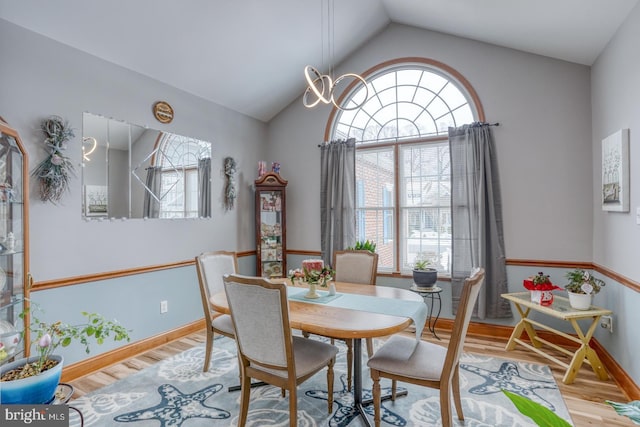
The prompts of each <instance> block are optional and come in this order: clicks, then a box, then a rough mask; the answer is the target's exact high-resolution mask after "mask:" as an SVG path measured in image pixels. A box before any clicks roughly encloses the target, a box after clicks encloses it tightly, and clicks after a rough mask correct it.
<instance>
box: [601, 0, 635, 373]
mask: <svg viewBox="0 0 640 427" xmlns="http://www.w3.org/2000/svg"><path fill="white" fill-rule="evenodd" d="M638 40H640V5H637V6H636V7H635V8H634V9H633V10H632V11H631V13H630V14H629V16H628V18H627V20H626V21H625V23H624V24H623V25H622V26H621V28H620V29H619V30H618V32H617V34H616V36H615V37H614V38H613V39H612V40H611V41H610V42H609V44H608V45H607V47H606V49H605V50H604V52H603V53H602V54H601V55H600V56H599V58H598V59H597V60H596V62H595V63H594V65H593V67H592V71H591V102H592V111H593V112H592V126H593V128H592V129H593V143H592V150H593V163H592V168H593V171H594V173H593V180H592V194H593V198H592V199H593V218H594V226H593V243H592V244H593V261H594V262H595V263H597V264H599V265H602V266H604V267H607V268H609V269H611V270H613V271H615V272H616V273H618V274H620V275H622V276H625V277H627V278H629V279H631V280H633V281H635V282H636V283H637V282H640V263H639V262H638V259H639V258H638V255H639V254H640V225H637V224H636V208H637V207H638V206H640V174H639V172H638V171H640V145H639V143H640V102H639V100H640V73H638V69H639V68H640V50H639V49H638V46H637V44H638ZM622 128H629V129H630V135H629V138H630V144H629V145H630V150H629V151H630V152H629V154H630V169H629V170H630V184H631V186H630V199H629V200H630V206H631V211H630V212H628V213H622V212H605V211H602V209H601V203H600V200H601V195H600V188H601V178H600V171H601V167H600V164H601V163H600V162H601V157H602V153H601V150H602V145H601V144H602V139H604V138H605V137H607V136H608V135H610V134H612V133H614V132H616V131H617V130H619V129H622ZM609 282H611V281H609ZM604 297H606V306H607V307H609V308H611V309H613V310H614V311H615V315H614V330H615V333H614V334H613V335H609V334H606V333H604V334H603V333H600V334H598V335H597V338H598V340H599V341H601V342H602V343H603V344H604V345H605V346H606V348H607V349H608V350H609V351H610V352H612V354H613V355H614V357H615V358H616V360H617V361H618V363H620V365H622V366H623V367H624V368H625V370H626V371H627V373H629V374H630V375H631V376H632V377H633V378H634V381H635V382H636V384H639V383H640V358H639V357H638V354H639V353H640V343H639V342H638V339H637V338H638V332H637V330H636V329H635V326H636V325H639V324H640V310H638V307H640V294H639V293H638V292H637V291H634V290H632V289H629V288H627V287H624V286H621V285H618V284H615V283H613V284H612V286H607V288H606V289H605V292H604ZM616 325H617V329H616Z"/></svg>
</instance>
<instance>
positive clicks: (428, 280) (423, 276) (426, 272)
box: [413, 258, 438, 288]
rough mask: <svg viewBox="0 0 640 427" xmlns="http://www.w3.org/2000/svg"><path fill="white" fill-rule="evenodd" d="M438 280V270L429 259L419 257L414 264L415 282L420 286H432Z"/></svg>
mask: <svg viewBox="0 0 640 427" xmlns="http://www.w3.org/2000/svg"><path fill="white" fill-rule="evenodd" d="M437 281H438V270H436V269H435V268H433V267H431V261H429V260H428V259H425V258H423V259H417V260H416V261H415V262H414V264H413V283H415V285H416V286H417V287H419V288H430V287H432V286H433V285H435V283H436V282H437Z"/></svg>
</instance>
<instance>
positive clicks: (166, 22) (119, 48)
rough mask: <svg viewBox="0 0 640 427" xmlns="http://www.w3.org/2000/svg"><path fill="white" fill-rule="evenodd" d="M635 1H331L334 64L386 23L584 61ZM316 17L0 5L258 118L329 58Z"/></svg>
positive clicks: (220, 4)
mask: <svg viewBox="0 0 640 427" xmlns="http://www.w3.org/2000/svg"><path fill="white" fill-rule="evenodd" d="M637 2H638V0H615V1H611V0H536V1H528V0H336V1H335V5H334V9H333V13H331V14H330V15H331V16H333V18H332V21H331V22H332V23H333V25H334V33H333V47H334V57H333V61H332V63H334V64H339V63H340V62H341V61H342V60H343V59H344V58H346V57H348V55H349V54H351V53H352V52H354V51H355V50H357V49H358V48H359V47H360V46H362V45H363V44H364V43H366V41H367V40H368V39H370V38H371V37H373V36H374V35H376V34H377V33H379V32H380V31H382V30H383V29H384V28H385V27H386V26H387V25H389V23H391V22H395V23H400V24H406V25H412V26H415V27H419V28H424V29H429V30H434V31H439V32H443V33H448V34H453V35H456V36H461V37H466V38H470V39H475V40H479V41H483V42H487V43H492V44H495V45H499V46H505V47H509V48H513V49H518V50H522V51H525V52H531V53H535V54H540V55H545V56H549V57H552V58H557V59H562V60H566V61H571V62H576V63H580V64H585V65H591V64H592V63H593V62H594V61H595V59H596V58H597V57H598V55H599V54H600V52H602V50H603V49H604V47H605V46H606V44H607V43H608V41H609V40H610V39H611V37H612V36H613V35H614V34H615V32H616V30H617V29H618V27H619V26H620V24H622V22H623V21H624V19H625V18H626V16H627V15H628V13H629V12H630V11H631V9H632V8H633V7H634V6H635V5H636V3H637ZM323 3H325V4H324V6H323ZM326 10H327V5H326V0H182V1H175V0H104V1H101V2H97V1H87V0H52V1H41V0H20V1H15V0H0V18H2V19H4V20H7V21H10V22H13V23H15V24H17V25H19V26H22V27H25V28H27V29H29V30H32V31H34V32H37V33H40V34H42V35H44V36H47V37H50V38H52V39H54V40H57V41H59V42H61V43H64V44H66V45H69V46H72V47H74V48H77V49H79V50H82V51H85V52H87V53H89V54H91V55H95V56H97V57H100V58H102V59H105V60H107V61H110V62H113V63H115V64H118V65H120V66H123V67H125V68H128V69H131V70H133V71H136V72H139V73H141V74H144V75H147V76H149V77H151V78H154V79H157V80H159V81H162V82H164V83H167V84H169V85H171V86H174V87H177V88H179V89H182V90H184V91H186V92H189V93H192V94H194V95H197V96H199V97H202V98H204V99H208V100H210V101H212V102H215V103H217V104H220V105H223V106H225V107H227V108H230V109H232V110H235V111H238V112H240V113H243V114H246V115H248V116H251V117H254V118H256V119H259V120H262V121H265V122H267V121H269V120H270V119H271V118H273V117H274V116H275V115H276V114H278V112H280V111H281V110H282V109H283V108H284V107H285V106H287V105H288V104H289V103H291V102H292V101H293V100H294V99H296V98H297V97H299V96H300V95H301V94H302V92H303V91H304V88H305V83H304V78H303V74H302V70H303V67H304V66H305V65H307V64H312V65H316V64H317V65H320V64H322V62H323V47H322V45H323V44H324V45H325V48H324V61H325V63H327V62H328V61H329V60H328V54H327V48H326V43H327V36H326V35H325V36H323V32H326V29H327V25H328V20H327V18H326V15H327V13H326ZM323 11H324V12H323ZM323 16H324V17H323ZM25 54H28V53H27V52H25Z"/></svg>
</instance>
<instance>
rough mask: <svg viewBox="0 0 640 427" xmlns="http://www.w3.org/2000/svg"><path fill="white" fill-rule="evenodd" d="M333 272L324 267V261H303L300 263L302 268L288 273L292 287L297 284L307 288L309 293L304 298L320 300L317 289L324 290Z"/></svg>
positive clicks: (329, 268)
mask: <svg viewBox="0 0 640 427" xmlns="http://www.w3.org/2000/svg"><path fill="white" fill-rule="evenodd" d="M334 274H335V271H334V270H332V269H331V267H330V266H329V267H325V265H324V261H323V260H321V259H305V260H303V261H302V268H296V269H295V270H290V271H289V279H291V283H293V284H294V285H295V284H296V283H297V282H301V283H306V284H307V285H308V286H309V292H307V293H306V294H305V295H304V297H305V298H309V299H315V298H320V294H318V292H317V287H318V286H320V287H323V288H326V287H327V286H328V284H329V282H330V281H331V280H333V276H334Z"/></svg>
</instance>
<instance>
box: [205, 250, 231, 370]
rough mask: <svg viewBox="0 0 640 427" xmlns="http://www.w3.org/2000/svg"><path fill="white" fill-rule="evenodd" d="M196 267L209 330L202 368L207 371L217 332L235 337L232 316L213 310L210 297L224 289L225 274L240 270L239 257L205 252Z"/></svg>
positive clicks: (225, 253) (226, 253)
mask: <svg viewBox="0 0 640 427" xmlns="http://www.w3.org/2000/svg"><path fill="white" fill-rule="evenodd" d="M196 269H197V271H198V282H199V284H200V296H201V298H202V309H203V311H204V319H205V323H206V330H207V340H206V344H205V356H204V366H203V367H202V370H203V372H207V371H208V370H209V364H210V363H211V354H212V352H213V339H214V337H215V334H220V335H223V336H225V337H228V338H233V339H235V333H234V331H233V323H232V321H231V316H229V315H228V314H223V313H218V312H217V311H215V310H212V309H211V304H210V303H209V299H210V298H211V295H213V294H216V293H218V292H222V291H223V290H224V282H223V279H222V277H223V276H224V275H225V274H233V273H236V272H237V271H238V259H237V256H236V254H235V252H227V251H215V252H203V253H201V254H200V255H198V256H197V257H196Z"/></svg>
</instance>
